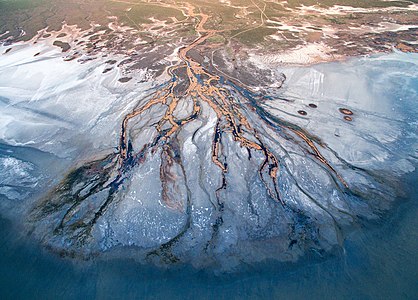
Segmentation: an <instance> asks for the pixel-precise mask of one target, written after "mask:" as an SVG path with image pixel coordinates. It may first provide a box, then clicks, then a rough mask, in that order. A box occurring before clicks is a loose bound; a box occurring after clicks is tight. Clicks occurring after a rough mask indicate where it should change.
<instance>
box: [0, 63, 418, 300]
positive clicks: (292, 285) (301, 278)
mask: <svg viewBox="0 0 418 300" xmlns="http://www.w3.org/2000/svg"><path fill="white" fill-rule="evenodd" d="M379 70H380V69H379ZM396 74H398V73H396ZM399 76H400V77H402V76H403V74H402V73H399ZM395 83H396V84H398V86H397V88H396V90H395V91H388V92H391V93H393V95H394V97H396V99H402V98H405V97H408V96H409V97H414V95H412V96H411V95H410V92H411V91H417V90H418V88H415V87H417V86H418V82H417V80H416V79H411V80H410V81H409V85H410V86H411V87H412V88H411V89H405V87H404V86H402V85H403V83H404V82H403V81H401V80H399V82H398V81H396V82H395ZM415 95H416V94H415ZM415 100H416V99H415ZM407 105H410V107H409V106H407ZM395 107H396V108H397V109H398V108H399V109H400V110H401V109H402V110H406V111H408V114H407V115H408V117H409V116H411V120H412V122H411V123H410V124H409V125H410V126H411V127H414V126H415V125H413V122H415V121H414V119H413V114H414V111H416V102H414V101H408V102H401V101H399V102H398V103H397V105H396V106H395ZM415 120H416V119H415ZM408 128H409V127H408ZM415 128H416V126H415ZM415 135H416V132H415V133H414V132H412V133H411V137H410V138H409V140H410V141H411V143H412V144H413V145H416V143H415V142H416V136H415ZM414 141H415V142H414ZM3 148H4V147H3ZM3 148H2V149H3ZM16 149H17V148H16ZM3 150H4V151H3V152H4V153H3V152H2V153H3V154H4V155H6V154H5V153H6V152H7V151H6V150H10V149H8V148H7V149H6V148H4V149H3ZM18 150H19V151H18ZM15 152H16V153H14V154H15V155H16V156H19V157H20V158H25V159H27V157H26V156H27V155H26V154H27V149H26V148H19V149H17V150H15ZM7 153H10V152H7ZM0 154H1V153H0ZM8 155H11V154H8ZM37 155H38V156H39V157H38V156H36V158H37V162H38V163H39V162H41V161H45V164H46V162H52V161H53V159H54V158H52V157H49V156H48V157H46V156H45V157H44V156H43V154H42V155H41V153H38V154H37ZM413 155H414V154H411V155H410V157H414V156H413ZM33 156H34V154H33V153H32V154H31V157H32V158H34V157H33ZM40 158H42V159H40ZM415 159H416V157H415ZM50 167H51V168H52V166H50ZM42 169H44V168H42ZM417 178H418V171H415V172H414V173H410V174H408V177H406V178H405V179H404V183H405V186H406V187H409V190H405V197H404V198H403V199H398V200H397V201H396V203H395V207H394V208H393V209H391V210H390V211H389V212H388V213H387V214H385V215H383V216H382V218H380V219H379V221H375V223H372V224H367V225H366V226H365V225H358V226H359V227H358V228H354V230H353V231H352V232H351V233H350V234H349V235H348V236H347V238H346V239H345V241H344V244H343V247H342V249H340V250H339V251H336V252H335V253H331V254H329V255H327V256H325V257H319V256H315V257H314V258H313V257H307V258H306V259H304V260H303V261H300V262H298V263H296V264H292V263H287V264H283V263H271V262H266V263H263V264H259V265H253V266H242V267H241V269H240V270H237V271H236V272H235V273H228V274H219V273H216V272H214V271H213V270H194V269H192V268H191V267H186V266H179V267H174V268H170V269H166V270H164V269H158V268H156V267H151V266H145V265H142V264H140V263H139V262H135V261H134V260H132V259H110V258H106V259H104V258H103V259H101V260H96V261H93V262H92V261H90V262H77V261H74V260H69V259H65V258H61V257H58V256H56V255H54V254H52V253H50V252H48V251H47V250H45V249H44V248H42V246H40V245H38V244H37V243H36V242H34V241H31V239H30V237H27V236H25V235H24V234H23V233H22V232H23V230H22V229H21V228H19V225H18V224H16V223H12V222H10V221H8V220H6V219H0V278H1V280H0V299H261V298H262V299H418V263H417V262H418V218H417V216H418V185H417ZM363 226H365V227H363Z"/></svg>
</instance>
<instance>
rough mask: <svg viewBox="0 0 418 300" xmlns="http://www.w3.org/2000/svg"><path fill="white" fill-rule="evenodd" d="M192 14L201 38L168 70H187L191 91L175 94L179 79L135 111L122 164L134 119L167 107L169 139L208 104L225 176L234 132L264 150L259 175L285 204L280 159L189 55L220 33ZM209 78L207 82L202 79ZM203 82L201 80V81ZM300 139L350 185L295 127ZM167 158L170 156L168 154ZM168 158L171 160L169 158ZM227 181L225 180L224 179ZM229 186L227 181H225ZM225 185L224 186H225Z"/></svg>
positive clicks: (215, 80)
mask: <svg viewBox="0 0 418 300" xmlns="http://www.w3.org/2000/svg"><path fill="white" fill-rule="evenodd" d="M187 11H188V14H189V16H190V17H200V21H199V22H198V24H197V25H196V26H195V29H196V32H197V33H198V34H199V37H198V38H197V39H196V40H194V41H193V42H192V43H191V44H189V45H187V46H184V47H182V48H181V49H180V50H179V52H178V56H179V58H180V60H181V61H182V62H183V64H181V65H178V66H174V67H171V68H169V69H168V73H169V74H170V76H172V78H173V79H174V78H175V77H174V71H175V70H177V69H179V68H185V69H186V74H187V80H188V87H187V90H186V91H185V92H184V93H183V94H182V95H175V94H174V88H175V86H176V85H177V81H176V80H172V81H171V83H170V84H169V85H168V86H167V87H165V88H164V89H163V90H161V91H160V92H158V93H157V94H156V95H155V97H154V98H152V99H151V100H150V101H149V102H147V103H146V104H145V105H143V106H142V107H141V108H139V109H135V110H134V111H133V112H131V113H130V114H128V115H127V116H126V117H125V119H124V121H123V124H122V136H121V143H120V158H121V161H123V160H124V159H126V158H127V155H128V153H127V144H128V137H127V130H128V122H129V120H130V119H132V118H134V117H136V116H138V115H140V114H141V113H142V112H144V111H145V110H147V109H150V108H151V107H152V106H154V105H156V104H163V105H166V106H167V109H166V111H165V114H164V116H163V117H162V119H161V120H160V121H159V122H158V124H157V126H156V129H157V131H158V132H160V133H162V128H163V125H165V124H169V126H170V127H169V129H167V131H166V132H165V133H164V137H163V138H165V139H169V138H170V137H172V136H174V135H175V134H176V133H177V132H178V130H179V129H180V128H181V126H183V125H185V124H187V123H188V122H190V121H192V120H195V119H196V118H197V116H198V115H199V114H200V112H201V107H200V104H199V102H200V101H202V102H205V103H206V104H207V105H208V106H209V107H210V108H211V109H212V110H213V111H214V112H215V113H216V117H217V122H216V126H215V129H214V138H213V141H212V161H213V163H214V164H215V165H217V166H218V167H219V168H220V169H221V170H222V172H223V173H226V172H227V171H228V167H227V164H226V163H225V162H222V161H221V158H220V155H221V152H222V146H221V143H222V134H223V133H231V134H232V136H233V139H234V141H235V142H238V143H239V144H240V146H241V147H245V148H247V150H248V151H249V153H250V151H251V150H254V151H261V152H262V153H263V155H264V161H263V163H262V164H261V166H260V167H259V174H260V177H261V179H262V181H263V182H264V184H265V186H266V188H267V190H268V192H269V194H270V195H271V196H272V197H273V198H274V199H276V200H277V201H280V202H281V203H282V204H283V205H284V201H283V199H281V197H280V195H279V188H278V183H277V177H278V172H279V160H278V159H277V157H276V156H275V155H274V154H273V152H272V151H271V150H269V149H268V148H267V147H266V146H265V145H264V144H263V142H262V139H261V137H260V136H259V135H258V133H257V131H256V130H255V129H254V128H253V127H252V125H251V124H250V122H249V121H248V119H247V118H246V117H245V116H244V115H243V113H242V112H241V109H240V107H239V105H238V104H237V102H236V101H234V98H233V97H232V96H231V94H230V92H229V91H228V90H227V89H225V88H222V87H218V86H217V83H218V82H219V76H216V75H212V74H210V73H209V72H207V71H206V70H204V69H203V67H202V66H201V65H200V64H199V63H197V62H196V61H194V60H193V59H192V58H190V57H188V56H187V54H188V52H189V51H190V50H191V49H193V48H195V47H196V46H198V45H200V44H203V43H204V42H205V41H206V40H207V39H208V38H210V37H212V36H213V35H214V34H216V32H217V31H215V30H210V29H205V27H204V26H205V24H206V22H207V21H208V18H209V16H208V15H206V14H203V13H198V14H195V13H194V8H193V7H190V6H189V7H188V8H187ZM203 76H204V77H205V78H206V79H205V80H204V81H203V80H202V77H203ZM199 79H200V80H199ZM187 97H191V98H192V100H193V111H192V113H191V114H190V115H189V116H188V117H186V118H185V119H182V120H177V119H176V118H175V116H174V111H175V110H176V108H177V106H178V104H179V102H180V100H181V99H182V98H187ZM287 129H289V130H291V131H292V132H294V133H295V134H296V135H297V136H299V137H300V138H301V139H302V140H303V141H305V142H306V144H307V145H308V146H309V148H310V149H312V151H313V155H314V156H315V158H316V159H317V160H319V161H320V162H321V163H323V164H324V165H325V166H326V167H327V168H328V169H329V170H331V171H332V172H333V173H334V174H335V176H336V177H337V178H338V180H340V181H341V182H342V183H343V185H344V186H347V184H346V182H345V181H344V180H343V179H342V177H341V176H340V175H339V174H338V173H337V172H336V171H335V169H334V168H333V167H332V166H331V165H330V164H329V163H328V161H327V160H326V159H325V158H324V157H323V156H322V155H321V153H320V152H319V150H318V149H317V147H316V146H315V144H314V143H313V141H311V140H310V139H309V138H308V137H307V136H306V135H305V134H304V133H303V132H301V131H298V130H296V129H293V128H290V127H289V128H287ZM243 130H245V131H246V133H247V134H249V135H250V136H252V137H253V138H254V140H250V139H249V138H247V137H245V136H244V133H243ZM165 157H168V156H167V155H166V156H165ZM167 159H168V158H167ZM264 174H266V175H268V177H269V180H270V184H269V183H268V182H267V181H266V180H267V179H266V178H265V175H264ZM161 180H162V181H165V180H170V178H164V176H163V177H162V178H161ZM224 180H225V178H224ZM224 183H225V182H224ZM224 183H223V184H224Z"/></svg>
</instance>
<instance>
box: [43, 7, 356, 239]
mask: <svg viewBox="0 0 418 300" xmlns="http://www.w3.org/2000/svg"><path fill="white" fill-rule="evenodd" d="M187 12H188V16H189V17H199V18H200V20H199V22H198V24H197V25H196V27H195V29H196V31H197V33H198V35H199V36H198V37H197V38H196V39H195V40H194V41H193V42H192V43H191V44H189V45H187V46H185V47H183V48H181V49H180V50H179V52H178V56H179V58H180V60H181V62H180V63H178V64H177V65H175V66H171V67H169V68H167V73H168V74H169V75H170V76H171V80H170V81H169V82H167V83H166V84H165V85H163V87H161V88H158V89H156V91H154V92H153V93H150V94H148V96H146V97H145V98H143V99H141V100H140V102H139V103H138V104H137V105H136V106H135V107H134V108H133V109H132V110H131V111H130V112H129V113H127V114H126V115H125V117H124V118H123V121H122V124H121V134H120V140H119V148H118V152H117V153H112V154H110V155H109V156H108V157H106V158H104V159H102V160H99V161H95V162H91V163H86V164H85V165H83V166H82V167H80V168H78V169H76V170H75V171H74V172H72V173H71V174H70V175H68V176H67V177H66V179H65V181H63V183H62V184H61V185H60V186H59V189H57V190H56V191H54V192H55V193H56V194H57V197H55V198H53V199H52V200H51V199H48V201H49V202H48V205H44V206H43V208H41V209H40V212H41V214H40V215H39V218H40V219H41V218H42V217H43V216H44V215H47V214H50V213H51V212H52V211H54V210H57V211H59V210H61V209H63V207H65V205H67V207H69V208H66V213H65V214H64V217H63V218H62V221H61V222H60V224H59V225H58V227H57V228H55V230H56V232H57V234H64V235H70V238H72V239H73V240H74V241H75V242H76V243H84V240H85V239H86V238H87V237H89V236H91V230H92V226H93V225H94V224H95V223H96V222H97V220H98V219H99V218H100V217H101V216H103V214H104V213H105V212H106V210H107V209H108V207H110V206H111V204H112V203H113V201H118V200H117V199H119V198H116V197H115V195H116V193H118V191H119V187H120V185H121V184H123V182H124V180H125V179H126V178H128V177H129V176H130V174H131V173H130V170H132V167H133V166H135V165H139V164H142V163H144V162H145V161H146V160H147V155H148V154H149V153H151V154H155V153H156V151H157V149H158V147H160V150H161V151H160V160H161V162H160V176H159V177H160V181H161V187H162V191H161V192H162V193H161V200H162V201H163V203H164V204H165V205H167V207H169V208H171V209H174V210H179V211H181V212H185V213H186V214H187V215H188V221H187V222H186V225H185V227H184V228H183V229H182V231H181V233H179V235H178V236H177V237H176V238H175V239H177V238H178V237H180V236H181V235H182V234H184V232H186V231H187V229H188V227H189V226H190V222H191V221H190V211H191V200H190V193H191V192H190V190H189V187H188V186H187V184H188V183H187V177H186V171H185V168H184V166H183V162H182V158H181V147H180V145H179V140H178V138H177V135H178V133H179V131H180V130H181V128H183V126H185V125H186V124H188V123H190V122H192V121H194V120H196V119H198V118H199V116H200V115H201V113H202V109H203V108H205V107H209V109H210V110H211V111H213V112H214V113H215V114H216V124H215V126H214V129H213V130H214V131H213V136H212V145H211V160H212V163H213V164H214V165H216V166H217V167H218V168H219V169H220V170H221V182H220V183H219V187H218V188H217V189H216V190H215V195H216V199H217V204H215V203H214V202H212V200H210V201H211V202H212V204H213V205H214V207H216V208H217V209H218V212H219V215H217V220H216V222H215V224H214V226H213V227H214V230H213V232H214V233H215V232H216V229H215V227H218V226H220V224H222V210H223V202H222V201H223V200H222V197H221V194H222V193H223V192H224V191H225V190H226V188H227V185H228V176H227V174H228V170H229V168H230V167H229V166H228V163H227V162H228V161H227V157H225V154H224V153H223V148H224V145H223V143H222V142H223V141H225V140H226V139H225V136H226V135H228V137H231V138H232V139H233V141H234V142H235V143H237V144H238V145H239V146H240V147H242V148H245V149H246V150H247V152H248V159H249V160H251V158H252V152H257V153H259V154H260V156H261V159H262V162H261V163H260V164H259V165H258V166H257V167H258V170H257V171H258V175H259V178H260V180H261V182H262V184H263V185H264V187H265V190H266V192H267V193H268V194H269V195H270V197H271V198H272V199H273V200H275V201H277V202H278V203H281V205H282V206H286V201H285V200H286V199H283V198H282V197H281V195H280V188H279V176H280V174H279V172H280V168H281V162H280V160H279V158H278V157H277V156H276V154H275V153H274V150H273V149H271V148H269V146H268V145H267V144H266V142H265V141H267V140H269V139H270V138H269V137H268V136H266V134H265V133H264V134H262V133H261V132H259V131H258V130H257V128H256V127H255V126H254V125H252V124H251V122H250V121H252V117H253V116H254V117H255V118H254V119H256V120H259V121H260V122H265V123H263V124H264V125H265V126H266V127H268V128H270V129H272V130H277V129H279V130H283V133H279V134H283V135H284V138H286V139H288V138H289V139H291V140H292V141H293V142H295V143H297V144H299V142H300V146H301V147H302V148H303V149H304V150H306V151H307V152H308V153H309V154H312V155H313V157H314V159H315V160H317V161H319V162H320V164H321V165H323V166H324V168H326V169H327V171H328V173H329V174H330V176H332V178H333V179H334V181H335V182H336V183H337V179H338V180H339V181H340V182H341V183H342V184H343V185H344V186H345V187H348V186H347V183H346V182H345V181H344V179H343V178H342V177H341V176H340V175H339V174H338V173H337V172H336V170H335V169H334V168H333V167H332V166H331V164H330V163H329V162H328V161H327V160H326V159H325V157H324V156H323V155H322V154H321V153H320V151H319V150H318V148H317V146H316V145H319V146H321V147H325V146H324V145H323V144H322V143H321V142H320V141H319V140H318V139H317V138H315V137H314V136H312V135H310V134H309V133H308V132H307V131H305V130H303V129H302V128H300V127H298V126H296V125H294V124H291V123H288V122H285V121H283V120H279V119H275V120H272V121H270V119H269V118H266V117H265V116H263V114H265V115H267V113H266V112H264V113H263V112H261V111H260V107H259V106H257V105H256V104H255V103H253V104H254V105H251V102H252V100H251V99H250V98H249V97H247V96H245V95H243V94H242V93H241V91H240V90H239V87H238V88H237V87H236V86H233V85H227V84H221V83H220V77H219V76H217V75H213V74H211V73H209V72H208V71H207V70H205V69H204V68H203V67H202V66H201V65H200V64H199V63H198V62H196V61H194V60H193V59H192V58H191V57H188V52H189V51H190V50H192V49H193V48H195V47H197V46H198V45H201V44H203V43H204V42H205V41H206V40H207V39H208V38H210V37H211V36H213V35H214V34H215V33H216V32H217V31H215V30H210V29H205V24H206V22H207V21H208V18H209V17H208V15H205V14H203V13H197V14H195V13H194V8H192V7H190V6H188V7H187ZM177 73H178V74H177ZM184 73H185V74H186V77H185V78H179V76H180V75H183V74H184ZM183 76H184V75H183ZM180 79H181V80H180ZM183 79H185V80H183ZM184 82H185V84H186V85H185V87H186V86H187V88H180V87H182V85H183V84H184ZM241 97H242V98H245V99H246V100H251V101H249V102H248V103H247V105H251V106H250V109H248V110H247V109H246V106H243V105H242V104H241V100H242V98H241ZM186 100H187V101H189V100H191V101H192V104H193V108H192V112H191V113H189V114H187V115H186V116H185V117H183V118H177V117H176V113H175V112H176V111H177V110H176V109H177V108H178V107H179V104H180V103H182V102H183V101H186ZM203 104H205V106H203ZM155 106H158V107H160V106H161V107H162V109H164V111H163V116H162V117H161V118H160V119H159V120H158V122H157V123H156V124H154V125H152V126H154V128H155V129H156V131H157V133H158V134H157V135H156V136H155V137H152V139H151V140H150V141H149V143H147V144H145V145H143V146H142V148H141V149H136V150H135V151H136V152H135V153H134V149H132V145H131V143H130V136H129V126H130V124H131V122H130V121H131V120H132V119H135V118H139V117H141V114H143V113H145V112H146V111H148V110H150V109H152V108H153V107H155ZM311 107H313V106H311ZM344 112H345V113H346V115H347V116H348V110H347V111H345V110H344ZM273 117H274V116H273ZM263 124H262V125H263ZM260 127H262V126H260ZM289 133H291V134H289ZM305 144H306V145H305ZM231 159H232V158H231ZM284 167H285V165H284ZM80 183H81V186H82V187H81V188H79V187H78V185H80ZM83 190H84V192H83ZM102 191H105V192H106V196H105V197H104V196H103V197H104V200H103V202H101V203H100V205H99V206H98V207H97V208H94V209H92V211H90V212H89V213H88V214H87V215H86V216H82V217H79V219H78V220H77V223H74V224H73V223H72V222H73V221H72V220H73V219H74V216H76V215H77V213H78V212H79V210H80V206H81V205H82V203H83V202H84V201H86V199H88V197H90V196H91V195H95V194H97V193H99V192H102ZM186 194H187V195H186ZM184 197H187V201H186V202H185V201H184V200H185V199H182V198H184ZM87 201H88V200H87ZM287 208H290V209H292V208H291V205H288V207H287ZM175 239H173V240H172V241H174V240H175ZM170 243H171V242H169V243H166V244H164V245H169V244H170ZM164 247H165V246H164ZM167 247H168V246H167Z"/></svg>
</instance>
